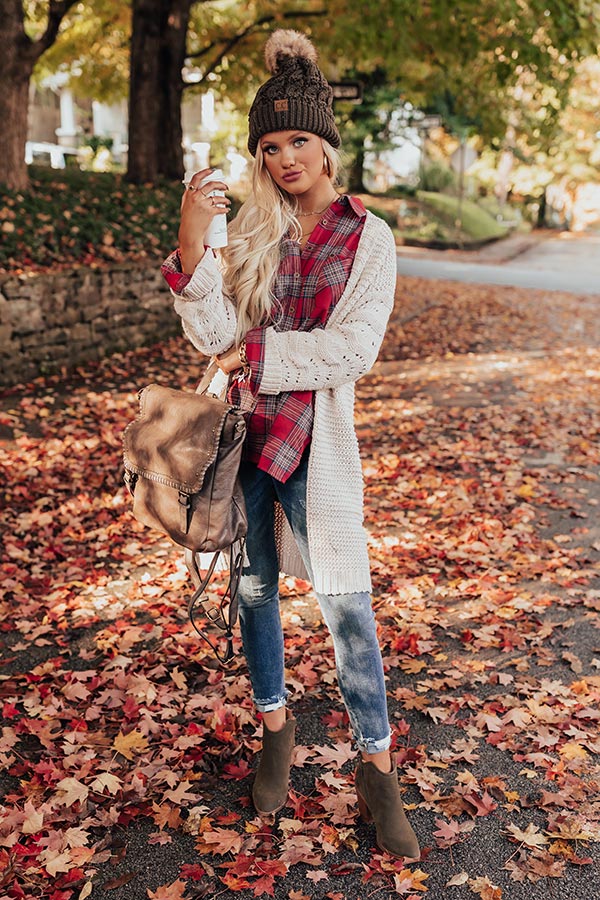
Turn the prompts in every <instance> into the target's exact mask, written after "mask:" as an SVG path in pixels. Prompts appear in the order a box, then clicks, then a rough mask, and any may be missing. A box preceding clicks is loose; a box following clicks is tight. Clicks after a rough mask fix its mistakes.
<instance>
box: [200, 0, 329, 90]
mask: <svg viewBox="0 0 600 900" xmlns="http://www.w3.org/2000/svg"><path fill="white" fill-rule="evenodd" d="M325 15H327V10H326V9H320V10H314V11H310V10H305V11H304V12H303V11H298V12H293V11H290V12H285V13H283V16H282V17H281V18H284V19H300V18H308V17H314V16H325ZM275 19H276V17H275V16H274V15H271V16H262V17H261V18H260V19H257V20H256V22H252V24H251V25H248V27H247V28H244V29H243V30H242V31H240V32H238V33H237V34H235V35H233V37H231V38H229V39H228V40H226V41H225V46H224V47H223V48H222V50H221V51H220V52H219V54H218V55H217V57H216V58H215V59H214V60H213V61H212V63H211V64H210V65H209V67H208V68H207V69H206V71H205V72H203V73H202V78H201V79H200V82H194V86H195V85H198V84H199V83H201V82H203V81H204V80H205V79H206V78H207V77H208V75H211V74H212V73H213V72H214V71H215V69H216V68H217V66H218V65H219V63H221V62H222V61H223V58H224V57H225V56H227V54H228V53H230V52H231V50H233V48H234V47H235V46H237V44H239V43H240V42H241V41H243V40H244V38H247V37H248V35H249V34H252V32H253V31H256V30H257V29H258V28H260V27H262V26H263V25H267V24H268V23H269V22H274V21H275ZM220 44H223V41H213V42H212V43H211V44H209V45H208V46H207V47H205V48H204V49H203V50H199V51H198V52H197V53H191V54H189V55H188V57H187V58H188V59H200V57H202V56H205V55H206V54H207V53H210V51H211V50H214V49H215V47H218V46H219V45H220ZM191 86H192V85H191V84H186V85H185V87H191Z"/></svg>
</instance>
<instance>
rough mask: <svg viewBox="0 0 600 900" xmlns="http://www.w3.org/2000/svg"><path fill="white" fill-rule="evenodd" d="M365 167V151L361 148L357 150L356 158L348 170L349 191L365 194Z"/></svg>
mask: <svg viewBox="0 0 600 900" xmlns="http://www.w3.org/2000/svg"><path fill="white" fill-rule="evenodd" d="M364 168H365V151H364V148H362V147H361V148H360V149H359V150H357V151H356V154H355V156H354V159H353V160H352V162H351V163H350V167H349V170H348V191H349V192H350V193H354V194H364V193H365V185H364V182H363V172H364Z"/></svg>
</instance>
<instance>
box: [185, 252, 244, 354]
mask: <svg viewBox="0 0 600 900" xmlns="http://www.w3.org/2000/svg"><path fill="white" fill-rule="evenodd" d="M172 293H173V297H174V298H175V312H176V313H177V314H178V315H179V316H181V320H182V325H183V331H184V333H185V334H186V336H187V337H188V338H189V340H190V341H191V342H192V344H193V345H194V347H196V348H197V349H198V350H200V352H201V353H204V354H205V355H206V356H215V355H216V354H217V353H223V352H224V351H225V350H228V349H229V348H230V347H231V346H232V345H233V344H234V342H235V331H236V326H237V318H236V313H235V307H234V305H233V303H232V302H231V300H230V299H229V297H227V296H225V295H224V294H223V279H222V277H221V273H220V271H219V267H218V265H217V260H216V258H215V255H214V253H213V252H212V251H210V250H207V251H206V253H205V254H204V256H203V257H202V259H201V260H200V262H199V263H198V265H197V266H196V268H195V270H194V274H193V275H192V277H191V278H190V280H189V282H188V284H187V285H186V286H185V287H184V288H183V290H182V291H181V293H175V292H174V291H173V292H172Z"/></svg>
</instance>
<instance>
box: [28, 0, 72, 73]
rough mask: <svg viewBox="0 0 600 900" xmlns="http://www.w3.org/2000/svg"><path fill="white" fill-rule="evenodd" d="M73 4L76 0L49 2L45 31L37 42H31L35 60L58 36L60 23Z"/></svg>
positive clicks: (54, 0)
mask: <svg viewBox="0 0 600 900" xmlns="http://www.w3.org/2000/svg"><path fill="white" fill-rule="evenodd" d="M75 3H77V0H50V7H49V9H48V24H47V25H46V30H45V32H44V33H43V35H42V36H41V37H40V38H38V40H37V41H33V42H32V49H33V53H34V54H35V58H36V59H39V58H40V56H41V55H42V53H45V51H46V50H48V48H49V47H51V46H52V44H53V43H54V41H55V40H56V36H57V35H58V29H59V28H60V23H61V22H62V20H63V19H64V17H65V16H66V14H67V13H68V12H69V10H70V9H71V7H72V6H75Z"/></svg>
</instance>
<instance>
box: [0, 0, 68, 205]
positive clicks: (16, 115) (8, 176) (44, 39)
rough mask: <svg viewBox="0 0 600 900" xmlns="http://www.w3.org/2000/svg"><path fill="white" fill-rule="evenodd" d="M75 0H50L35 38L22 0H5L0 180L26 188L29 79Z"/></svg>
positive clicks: (0, 35)
mask: <svg viewBox="0 0 600 900" xmlns="http://www.w3.org/2000/svg"><path fill="white" fill-rule="evenodd" d="M75 2H76V0H50V2H49V4H48V19H47V23H46V30H45V31H44V33H43V34H42V35H41V37H39V38H38V40H36V41H32V40H31V38H30V37H28V35H27V33H26V32H25V24H24V12H23V3H22V0H5V2H3V4H2V10H1V15H0V123H2V124H1V127H0V183H2V184H5V185H6V186H7V187H8V188H10V189H11V190H16V191H23V190H25V189H26V188H27V184H28V178H27V166H26V165H25V144H26V142H27V113H28V108H29V81H30V79H31V74H32V72H33V67H34V66H35V64H36V62H37V61H38V59H39V58H40V56H41V55H42V54H43V53H44V51H45V50H47V49H48V48H49V47H51V46H52V44H53V43H54V41H55V40H56V36H57V34H58V30H59V28H60V24H61V22H62V20H63V19H64V17H65V16H66V14H67V13H68V11H69V10H70V8H71V7H72V6H73V5H74V3H75Z"/></svg>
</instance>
